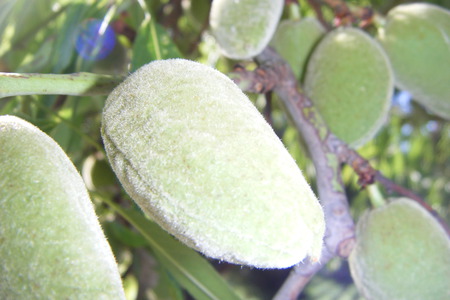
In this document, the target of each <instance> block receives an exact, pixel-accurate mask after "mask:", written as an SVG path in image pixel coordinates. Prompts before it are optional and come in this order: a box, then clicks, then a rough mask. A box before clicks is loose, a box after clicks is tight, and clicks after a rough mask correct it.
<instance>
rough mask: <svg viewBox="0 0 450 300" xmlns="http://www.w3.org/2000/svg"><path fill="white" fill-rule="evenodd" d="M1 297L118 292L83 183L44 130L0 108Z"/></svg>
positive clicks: (115, 271) (117, 277)
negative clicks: (1, 110)
mask: <svg viewBox="0 0 450 300" xmlns="http://www.w3.org/2000/svg"><path fill="white" fill-rule="evenodd" d="M0 149H1V151H0V170H1V177H0V298H1V299H73V297H74V296H76V297H77V298H83V299H125V295H124V292H123V290H122V284H121V280H120V275H119V272H118V269H117V265H116V262H115V260H114V257H113V254H112V252H111V249H110V246H109V244H108V242H107V241H106V239H105V236H104V235H103V232H102V229H101V227H100V224H99V223H98V220H97V217H96V215H95V212H94V207H93V205H92V203H91V201H90V199H89V195H88V193H87V191H86V188H85V186H84V183H83V181H82V179H81V177H80V175H79V174H78V172H77V170H76V169H75V167H74V166H73V164H72V162H71V161H70V160H69V158H68V157H67V156H66V154H65V153H64V152H63V150H62V149H61V148H60V147H59V146H58V144H57V143H56V142H55V141H54V140H52V139H51V138H50V137H49V136H47V135H46V134H45V133H43V132H42V131H40V130H39V129H38V128H36V127H35V126H33V125H32V124H30V123H28V122H26V121H24V120H22V119H19V118H17V117H13V116H0Z"/></svg>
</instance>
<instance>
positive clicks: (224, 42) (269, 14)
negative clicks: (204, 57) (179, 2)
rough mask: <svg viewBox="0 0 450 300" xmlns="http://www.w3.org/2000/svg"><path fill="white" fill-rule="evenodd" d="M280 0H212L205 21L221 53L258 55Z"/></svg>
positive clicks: (271, 31) (266, 41)
mask: <svg viewBox="0 0 450 300" xmlns="http://www.w3.org/2000/svg"><path fill="white" fill-rule="evenodd" d="M283 5H284V0H214V1H213V2H212V4H211V11H210V15H209V24H210V26H211V31H212V34H213V35H214V37H215V38H216V40H217V43H218V44H219V46H220V49H221V50H222V52H223V54H224V55H225V56H226V57H229V58H233V59H247V58H251V57H254V56H256V55H258V54H259V53H260V52H262V51H263V50H264V48H265V47H266V46H267V44H269V41H270V39H271V38H272V36H273V34H274V32H275V29H276V27H277V24H278V21H279V20H280V17H281V13H282V12H283Z"/></svg>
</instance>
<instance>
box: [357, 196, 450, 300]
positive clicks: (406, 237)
mask: <svg viewBox="0 0 450 300" xmlns="http://www.w3.org/2000/svg"><path fill="white" fill-rule="evenodd" d="M356 241H357V243H356V246H355V248H354V249H353V251H352V253H351V255H350V260H349V262H350V270H351V273H352V277H353V279H354V281H355V284H356V286H357V288H358V290H359V291H360V292H361V293H362V295H363V296H364V297H365V298H366V299H369V300H370V299H380V300H381V299H398V300H403V299H404V300H409V299H421V300H428V299H429V300H437V299H442V300H444V299H449V296H450V289H449V279H450V239H449V237H448V236H447V234H446V232H445V230H444V229H443V228H442V226H441V225H440V224H439V223H438V222H437V221H436V219H435V218H434V217H433V216H432V215H431V214H430V213H429V212H428V211H426V210H425V209H424V208H423V207H421V206H420V205H419V204H417V203H416V202H414V201H412V200H410V199H405V198H402V199H398V200H394V201H392V202H391V203H389V204H387V205H385V206H382V207H379V208H376V209H374V210H372V211H369V212H366V213H365V214H364V215H363V216H362V217H361V219H360V220H359V221H358V224H357V227H356Z"/></svg>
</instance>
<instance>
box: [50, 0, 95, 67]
mask: <svg viewBox="0 0 450 300" xmlns="http://www.w3.org/2000/svg"><path fill="white" fill-rule="evenodd" d="M87 10H88V6H87V5H86V4H83V3H76V4H73V5H70V6H69V8H68V9H67V12H66V15H65V20H64V23H63V24H62V27H61V28H60V29H59V30H60V32H61V33H62V34H59V35H57V38H56V46H55V48H54V49H53V55H52V68H53V70H52V73H60V72H62V71H63V70H64V69H65V68H67V66H68V65H69V64H70V61H71V59H72V57H73V54H74V49H75V45H74V44H75V40H76V36H77V34H78V31H79V24H80V23H81V22H82V20H83V19H84V18H85V15H86V12H87Z"/></svg>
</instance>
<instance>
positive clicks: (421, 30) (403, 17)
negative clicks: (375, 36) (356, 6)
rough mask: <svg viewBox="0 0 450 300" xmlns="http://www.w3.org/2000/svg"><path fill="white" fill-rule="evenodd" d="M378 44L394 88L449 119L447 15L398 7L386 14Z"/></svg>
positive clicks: (449, 28) (449, 31)
mask: <svg viewBox="0 0 450 300" xmlns="http://www.w3.org/2000/svg"><path fill="white" fill-rule="evenodd" d="M379 40H380V41H381V44H382V46H383V47H384V48H385V50H386V53H387V55H388V56H389V59H390V60H391V63H392V67H393V70H394V73H395V83H396V85H397V86H398V87H399V88H400V89H403V90H407V91H409V92H410V93H411V94H412V96H413V99H414V100H416V101H417V102H419V103H420V104H422V105H423V106H425V107H426V108H428V109H429V110H430V111H431V112H432V113H434V114H436V115H438V116H441V117H443V118H446V119H450V88H449V83H450V11H449V10H446V9H443V8H440V7H438V6H435V5H431V4H426V3H414V4H405V5H399V6H397V7H395V8H394V9H392V10H391V11H390V12H389V14H388V17H387V22H386V26H385V27H384V28H383V29H382V30H380V33H379Z"/></svg>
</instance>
